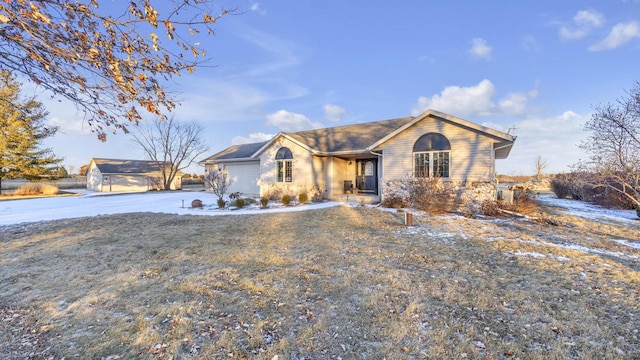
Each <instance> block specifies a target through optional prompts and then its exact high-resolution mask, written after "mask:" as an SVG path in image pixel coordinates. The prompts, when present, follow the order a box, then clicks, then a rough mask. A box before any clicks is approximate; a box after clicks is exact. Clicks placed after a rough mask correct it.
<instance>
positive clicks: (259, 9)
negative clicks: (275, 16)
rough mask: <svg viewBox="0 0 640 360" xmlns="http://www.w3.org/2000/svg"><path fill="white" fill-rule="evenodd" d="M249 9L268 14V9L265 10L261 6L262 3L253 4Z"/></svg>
mask: <svg viewBox="0 0 640 360" xmlns="http://www.w3.org/2000/svg"><path fill="white" fill-rule="evenodd" d="M249 9H250V10H251V11H253V12H257V13H258V14H260V15H266V14H267V10H263V9H262V8H260V3H253V4H251V7H250V8H249Z"/></svg>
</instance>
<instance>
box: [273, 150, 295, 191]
mask: <svg viewBox="0 0 640 360" xmlns="http://www.w3.org/2000/svg"><path fill="white" fill-rule="evenodd" d="M292 161H293V154H292V153H291V150H289V148H286V147H281V148H280V149H278V152H277V153H276V181H277V182H291V181H292V179H293V163H292Z"/></svg>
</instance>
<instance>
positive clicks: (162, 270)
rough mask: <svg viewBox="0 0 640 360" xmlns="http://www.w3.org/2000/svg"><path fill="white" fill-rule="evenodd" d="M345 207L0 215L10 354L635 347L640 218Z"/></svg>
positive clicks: (432, 352)
mask: <svg viewBox="0 0 640 360" xmlns="http://www.w3.org/2000/svg"><path fill="white" fill-rule="evenodd" d="M545 211H547V214H546V216H550V215H549V213H551V212H553V213H554V215H553V216H554V219H555V220H557V221H558V222H560V223H561V224H562V226H550V225H548V224H542V223H538V222H533V221H526V220H516V219H480V220H478V219H467V218H464V217H461V216H452V215H448V216H429V215H414V225H415V226H412V227H405V226H403V225H402V216H401V214H398V213H395V212H392V211H381V210H378V209H372V208H367V207H347V206H339V207H333V208H327V209H317V210H310V211H301V212H290V213H272V214H263V213H259V212H258V213H256V214H255V215H226V216H225V215H223V216H214V217H209V216H188V215H181V216H179V215H169V214H151V213H135V214H118V215H100V216H95V217H88V218H79V219H69V220H58V221H49V222H40V223H35V224H27V225H16V226H4V227H0V234H1V235H0V238H1V240H0V294H1V295H0V315H1V316H2V319H1V320H2V321H0V344H2V345H0V347H1V348H0V352H1V353H3V354H5V356H6V357H8V358H10V359H25V358H32V359H48V358H52V359H61V358H66V359H73V358H81V359H86V358H92V359H101V358H102V359H110V360H114V359H130V358H159V359H160V358H162V359H166V358H168V359H171V358H194V359H195V358H202V359H214V358H215V359H225V358H233V359H235V358H249V359H254V358H255V359H280V360H282V359H365V358H367V359H382V358H386V359H421V358H433V359H442V358H476V359H480V358H482V359H486V358H493V359H499V358H507V359H511V358H513V359H516V358H520V359H522V358H527V359H549V358H557V359H560V358H562V359H564V358H574V359H582V358H607V359H615V358H620V359H623V358H624V359H627V358H638V357H640V305H639V304H640V295H639V294H640V242H638V239H640V221H630V220H620V221H615V220H607V221H601V222H598V220H586V219H584V218H579V217H575V216H571V215H566V214H563V213H561V209H557V208H546V209H545Z"/></svg>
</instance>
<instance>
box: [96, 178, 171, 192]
mask: <svg viewBox="0 0 640 360" xmlns="http://www.w3.org/2000/svg"><path fill="white" fill-rule="evenodd" d="M160 181H161V180H160ZM150 185H151V184H150V180H149V178H148V177H147V176H144V175H120V174H118V175H103V176H102V190H100V191H103V192H144V191H148V190H149V189H150Z"/></svg>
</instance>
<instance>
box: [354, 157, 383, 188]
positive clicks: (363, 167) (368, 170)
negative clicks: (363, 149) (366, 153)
mask: <svg viewBox="0 0 640 360" xmlns="http://www.w3.org/2000/svg"><path fill="white" fill-rule="evenodd" d="M356 165H357V166H356V171H357V174H356V176H357V181H356V185H357V186H358V191H359V192H364V193H377V192H378V159H361V160H357V161H356Z"/></svg>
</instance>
